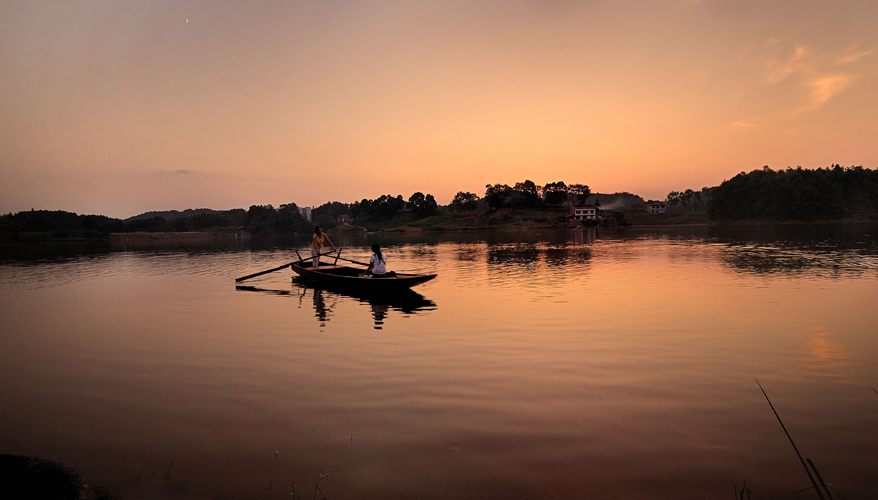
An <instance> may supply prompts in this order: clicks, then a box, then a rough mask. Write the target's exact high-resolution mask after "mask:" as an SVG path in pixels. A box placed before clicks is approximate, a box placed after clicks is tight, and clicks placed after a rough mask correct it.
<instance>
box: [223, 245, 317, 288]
mask: <svg viewBox="0 0 878 500" xmlns="http://www.w3.org/2000/svg"><path fill="white" fill-rule="evenodd" d="M331 253H332V252H326V253H321V254H318V255H317V256H318V257H322V256H324V255H329V254H331ZM296 262H304V259H299V260H297V261H293V262H287V263H286V264H284V265H282V266H278V267H275V268H274V269H269V270H267V271H259V272H258V273H254V274H248V275H247V276H242V277H240V278H235V282H236V283H238V282H241V281H244V280H249V279H250V278H255V277H257V276H262V275H263V274H268V273H273V272H275V271H280V270H281V269H285V268H287V267H290V264H295V263H296Z"/></svg>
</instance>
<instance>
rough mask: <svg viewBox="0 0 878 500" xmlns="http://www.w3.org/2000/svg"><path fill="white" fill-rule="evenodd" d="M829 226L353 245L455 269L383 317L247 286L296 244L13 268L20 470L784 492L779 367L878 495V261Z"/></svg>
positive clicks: (488, 487)
mask: <svg viewBox="0 0 878 500" xmlns="http://www.w3.org/2000/svg"><path fill="white" fill-rule="evenodd" d="M821 231H822V230H819V229H815V228H814V227H813V226H808V228H807V229H805V230H804V232H805V233H806V234H803V233H802V232H799V231H798V230H796V229H795V228H791V227H789V226H788V227H787V228H786V229H784V230H778V229H776V228H775V229H771V230H768V231H766V232H765V233H763V234H759V231H757V230H756V229H753V228H751V229H749V230H748V231H747V236H740V235H737V236H736V235H728V234H718V233H715V232H713V233H711V230H708V229H692V230H656V231H620V232H615V233H611V232H604V233H600V232H594V231H571V232H563V231H562V232H552V231H543V232H532V233H527V234H500V233H491V234H487V233H486V234H463V235H439V236H422V237H410V236H399V235H397V236H383V235H377V236H376V235H369V236H368V237H351V238H350V239H348V240H347V241H345V240H344V238H339V239H341V241H336V243H340V244H341V245H343V246H344V247H345V250H344V252H343V254H342V255H347V257H349V258H353V259H355V260H364V259H366V258H367V256H368V250H367V248H368V245H369V244H371V243H372V242H375V241H378V242H380V243H382V244H383V246H385V247H386V249H387V254H388V257H389V259H388V264H389V268H390V269H394V270H397V271H407V270H416V271H423V272H435V273H437V274H438V278H437V279H436V280H434V281H431V282H429V283H427V284H425V285H422V286H419V287H417V288H415V292H417V293H415V294H413V295H412V296H408V297H405V298H403V299H398V300H371V301H370V300H367V299H363V298H357V297H351V296H348V295H342V294H338V293H334V292H331V291H325V290H315V289H313V288H310V287H306V286H304V285H302V284H300V283H298V282H296V281H292V282H291V280H290V277H291V273H290V272H288V271H282V272H276V273H272V274H268V275H265V276H261V277H259V278H255V279H253V280H251V281H248V282H245V283H243V285H246V286H245V287H239V288H236V287H235V286H234V278H235V277H237V276H242V275H245V274H248V273H251V272H256V271H259V270H262V269H268V268H271V267H276V266H277V265H279V264H281V263H283V262H285V261H289V260H290V255H291V254H292V249H291V248H273V249H257V248H255V247H254V248H248V247H246V246H244V245H240V246H238V247H235V246H234V245H232V246H230V247H228V248H210V249H188V250H176V249H175V250H160V249H152V250H144V251H124V252H113V253H105V254H99V255H82V256H74V257H68V258H65V259H60V260H51V259H41V260H36V261H28V260H7V261H5V262H3V264H2V265H0V285H2V286H0V303H2V304H3V322H4V325H3V335H2V336H0V422H2V425H0V452H2V453H15V454H23V455H32V456H39V457H42V458H47V459H51V460H57V461H59V462H62V463H64V464H66V465H68V466H70V467H72V468H74V469H76V470H78V471H80V472H81V473H83V474H84V475H85V476H86V477H87V478H88V479H89V481H90V484H97V485H101V486H103V487H105V488H106V489H107V490H108V491H110V492H111V493H114V494H117V495H118V496H119V497H120V498H122V499H128V498H154V497H156V496H159V495H165V496H171V495H180V496H182V497H188V498H203V497H213V498H232V497H234V498H274V497H276V498H280V497H284V498H288V495H289V493H291V484H292V483H293V482H294V481H295V485H296V493H297V495H298V496H301V497H303V498H304V497H308V498H310V497H311V496H312V495H313V494H314V492H315V489H316V488H315V486H316V487H319V489H320V492H322V493H323V494H325V495H326V496H327V497H328V498H329V499H336V498H367V499H368V498H376V499H377V498H382V499H387V498H437V499H449V498H555V497H557V498H607V499H609V498H633V499H647V498H649V499H652V498H674V499H686V498H728V497H730V495H731V494H732V491H733V489H734V488H735V487H736V486H737V487H739V488H740V486H741V485H742V484H743V483H744V482H745V481H746V483H747V486H748V487H750V488H752V489H753V493H754V495H758V496H759V497H762V498H778V497H787V496H788V495H789V493H790V492H792V491H796V490H799V489H802V488H805V487H807V486H809V483H808V479H807V476H806V475H805V473H804V471H803V470H802V468H801V465H800V464H799V462H798V459H797V458H796V456H795V453H794V452H793V450H792V447H791V446H790V444H789V442H788V441H787V440H786V437H785V436H784V434H783V431H782V430H781V428H780V425H779V424H778V422H777V420H776V419H775V417H774V415H773V414H772V413H771V409H770V408H769V406H768V403H767V402H766V401H765V398H764V397H763V395H762V393H761V392H760V391H759V387H758V386H757V385H756V382H755V380H754V377H755V378H758V379H759V381H760V382H761V383H762V385H763V387H765V389H766V391H767V393H768V395H769V396H770V397H771V398H772V402H773V403H774V405H775V408H776V409H777V411H778V413H779V414H780V416H781V418H783V420H784V423H785V425H786V426H787V429H788V430H789V431H790V433H791V435H792V436H793V438H794V439H795V440H796V443H797V445H798V447H799V449H800V450H801V451H802V453H803V455H804V456H806V457H810V458H811V459H812V460H813V461H814V462H815V464H816V465H817V467H818V468H819V469H820V472H821V474H822V476H823V477H824V479H826V480H827V481H828V482H831V483H833V484H835V485H836V486H838V487H839V489H840V490H841V491H842V492H843V493H844V494H845V496H846V497H847V498H848V499H856V498H869V495H871V494H873V493H874V492H875V491H878V479H876V475H875V473H874V472H875V468H874V464H875V459H876V450H878V394H876V393H875V392H874V390H873V389H872V387H878V364H876V362H875V360H876V359H878V336H876V335H875V329H876V325H878V312H876V311H875V308H874V302H875V297H878V280H876V278H878V248H876V245H875V236H874V232H872V231H871V230H870V229H862V230H855V231H851V232H845V233H840V232H838V231H830V232H827V233H823V232H821ZM754 235H755V236H754ZM275 453H277V455H275ZM140 469H142V472H140ZM168 471H169V472H170V473H169V474H168V473H167V472H168ZM138 475H140V480H136V478H137V477H138ZM269 488H270V490H269ZM792 497H793V498H797V496H796V495H793V496H792Z"/></svg>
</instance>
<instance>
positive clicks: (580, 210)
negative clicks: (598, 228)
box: [570, 205, 598, 220]
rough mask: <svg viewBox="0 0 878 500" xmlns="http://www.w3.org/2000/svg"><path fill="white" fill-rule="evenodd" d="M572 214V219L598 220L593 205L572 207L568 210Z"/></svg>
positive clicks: (596, 210) (596, 211) (595, 208)
mask: <svg viewBox="0 0 878 500" xmlns="http://www.w3.org/2000/svg"><path fill="white" fill-rule="evenodd" d="M570 209H571V211H572V213H571V214H570V217H572V218H574V219H579V220H582V219H588V220H594V219H597V218H598V209H597V207H595V206H594V205H585V206H579V207H577V206H574V207H571V208H570Z"/></svg>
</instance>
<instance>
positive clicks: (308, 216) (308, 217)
mask: <svg viewBox="0 0 878 500" xmlns="http://www.w3.org/2000/svg"><path fill="white" fill-rule="evenodd" d="M299 213H300V214H302V217H304V218H305V220H307V221H308V222H311V207H299Z"/></svg>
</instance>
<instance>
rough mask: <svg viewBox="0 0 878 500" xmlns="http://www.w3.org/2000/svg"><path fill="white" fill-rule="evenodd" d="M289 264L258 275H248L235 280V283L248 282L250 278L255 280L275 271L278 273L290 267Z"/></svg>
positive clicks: (260, 272)
mask: <svg viewBox="0 0 878 500" xmlns="http://www.w3.org/2000/svg"><path fill="white" fill-rule="evenodd" d="M290 264H292V262H287V263H286V264H284V265H282V266H278V267H275V268H274V269H269V270H268V271H259V272H258V273H253V274H248V275H247V276H242V277H240V278H235V282H236V283H237V282H240V281H244V280H249V279H250V278H255V277H257V276H262V275H263V274H268V273H273V272H275V271H280V270H281V269H284V268H287V267H290Z"/></svg>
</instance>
